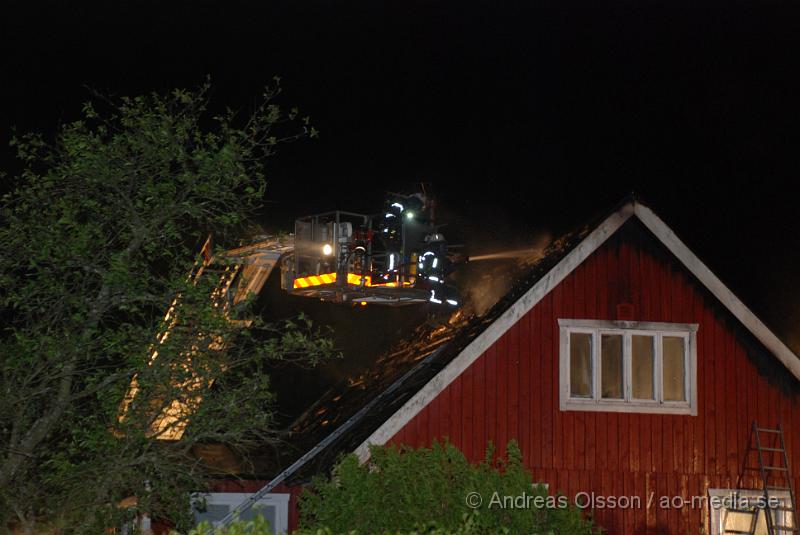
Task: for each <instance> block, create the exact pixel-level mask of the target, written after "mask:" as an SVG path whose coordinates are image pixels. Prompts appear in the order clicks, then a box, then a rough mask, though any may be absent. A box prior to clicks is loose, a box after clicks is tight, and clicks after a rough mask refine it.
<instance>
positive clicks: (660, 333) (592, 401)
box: [558, 318, 698, 416]
mask: <svg viewBox="0 0 800 535" xmlns="http://www.w3.org/2000/svg"><path fill="white" fill-rule="evenodd" d="M558 325H559V331H560V343H559V391H560V407H561V410H562V411H601V412H640V413H655V414H686V415H691V416H696V415H697V329H698V324H696V323H661V322H651V321H607V320H588V319H565V318H559V320H558ZM570 333H587V334H591V335H592V344H591V347H592V355H591V359H592V385H593V386H592V398H578V397H571V396H570V355H569V352H570V347H569V344H570ZM603 334H612V335H621V336H622V337H623V346H622V347H623V350H622V357H623V358H622V362H623V364H622V370H623V399H603V398H601V397H600V371H601V363H600V337H601V335H603ZM634 335H646V336H652V337H654V343H655V348H654V349H655V353H654V358H655V362H654V374H655V377H654V387H655V391H654V398H655V399H654V400H643V399H635V398H633V392H632V390H633V387H632V386H633V372H632V359H633V357H632V343H631V340H632V338H631V337H632V336H634ZM665 336H675V337H681V338H683V339H684V340H685V342H684V349H685V352H684V369H685V370H686V375H685V378H684V380H685V385H684V388H685V392H686V401H664V400H662V399H661V398H662V396H663V393H662V389H663V355H662V352H663V345H662V340H663V338H664V337H665Z"/></svg>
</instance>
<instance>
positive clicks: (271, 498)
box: [194, 492, 289, 535]
mask: <svg viewBox="0 0 800 535" xmlns="http://www.w3.org/2000/svg"><path fill="white" fill-rule="evenodd" d="M250 496H251V494H249V493H246V492H213V493H211V494H204V495H201V496H197V497H196V498H195V501H196V502H197V503H196V505H195V506H194V517H195V520H196V521H197V523H198V524H199V523H200V522H202V521H204V520H205V521H207V522H209V523H211V524H212V525H216V524H217V522H219V521H220V520H222V519H223V518H225V516H226V515H227V514H228V513H229V512H230V511H231V510H232V509H233V508H234V507H236V506H237V505H239V504H240V503H242V502H243V501H244V500H246V499H247V498H249V497H250ZM203 502H205V503H203ZM256 515H259V516H263V517H264V518H266V519H267V521H269V525H270V526H271V527H272V532H273V533H274V534H276V535H279V534H281V533H286V532H287V531H288V529H289V525H288V518H289V495H288V494H267V495H266V496H264V497H263V498H261V499H260V500H259V501H258V502H257V503H256V504H255V505H253V507H251V508H250V509H249V510H247V511H245V512H244V513H242V514H241V516H240V517H239V519H240V520H252V519H253V517H255V516H256Z"/></svg>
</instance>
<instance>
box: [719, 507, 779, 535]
mask: <svg viewBox="0 0 800 535" xmlns="http://www.w3.org/2000/svg"><path fill="white" fill-rule="evenodd" d="M755 513H756V515H757V517H756V525H755V530H754V531H753V532H752V533H753V535H769V534H768V533H767V520H766V517H765V516H764V510H763V509H757V510H755ZM721 520H722V529H721V531H720V532H721V533H726V532H741V533H750V530H751V529H753V515H752V514H750V513H747V512H745V511H731V510H728V509H724V510H723V511H722V513H721Z"/></svg>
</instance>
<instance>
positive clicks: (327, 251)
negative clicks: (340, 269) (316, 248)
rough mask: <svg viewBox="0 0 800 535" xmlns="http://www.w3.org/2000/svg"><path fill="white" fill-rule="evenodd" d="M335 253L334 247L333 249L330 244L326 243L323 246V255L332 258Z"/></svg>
mask: <svg viewBox="0 0 800 535" xmlns="http://www.w3.org/2000/svg"><path fill="white" fill-rule="evenodd" d="M332 253H333V247H331V244H330V243H326V244H325V245H323V246H322V254H324V255H325V256H330V255H331V254H332Z"/></svg>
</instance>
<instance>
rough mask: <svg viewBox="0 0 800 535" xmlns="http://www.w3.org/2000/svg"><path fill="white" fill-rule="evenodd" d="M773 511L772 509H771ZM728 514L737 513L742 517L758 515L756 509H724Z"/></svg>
mask: <svg viewBox="0 0 800 535" xmlns="http://www.w3.org/2000/svg"><path fill="white" fill-rule="evenodd" d="M773 509H774V508H773ZM726 511H728V512H729V513H739V514H742V515H756V514H758V510H757V509H726Z"/></svg>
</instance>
